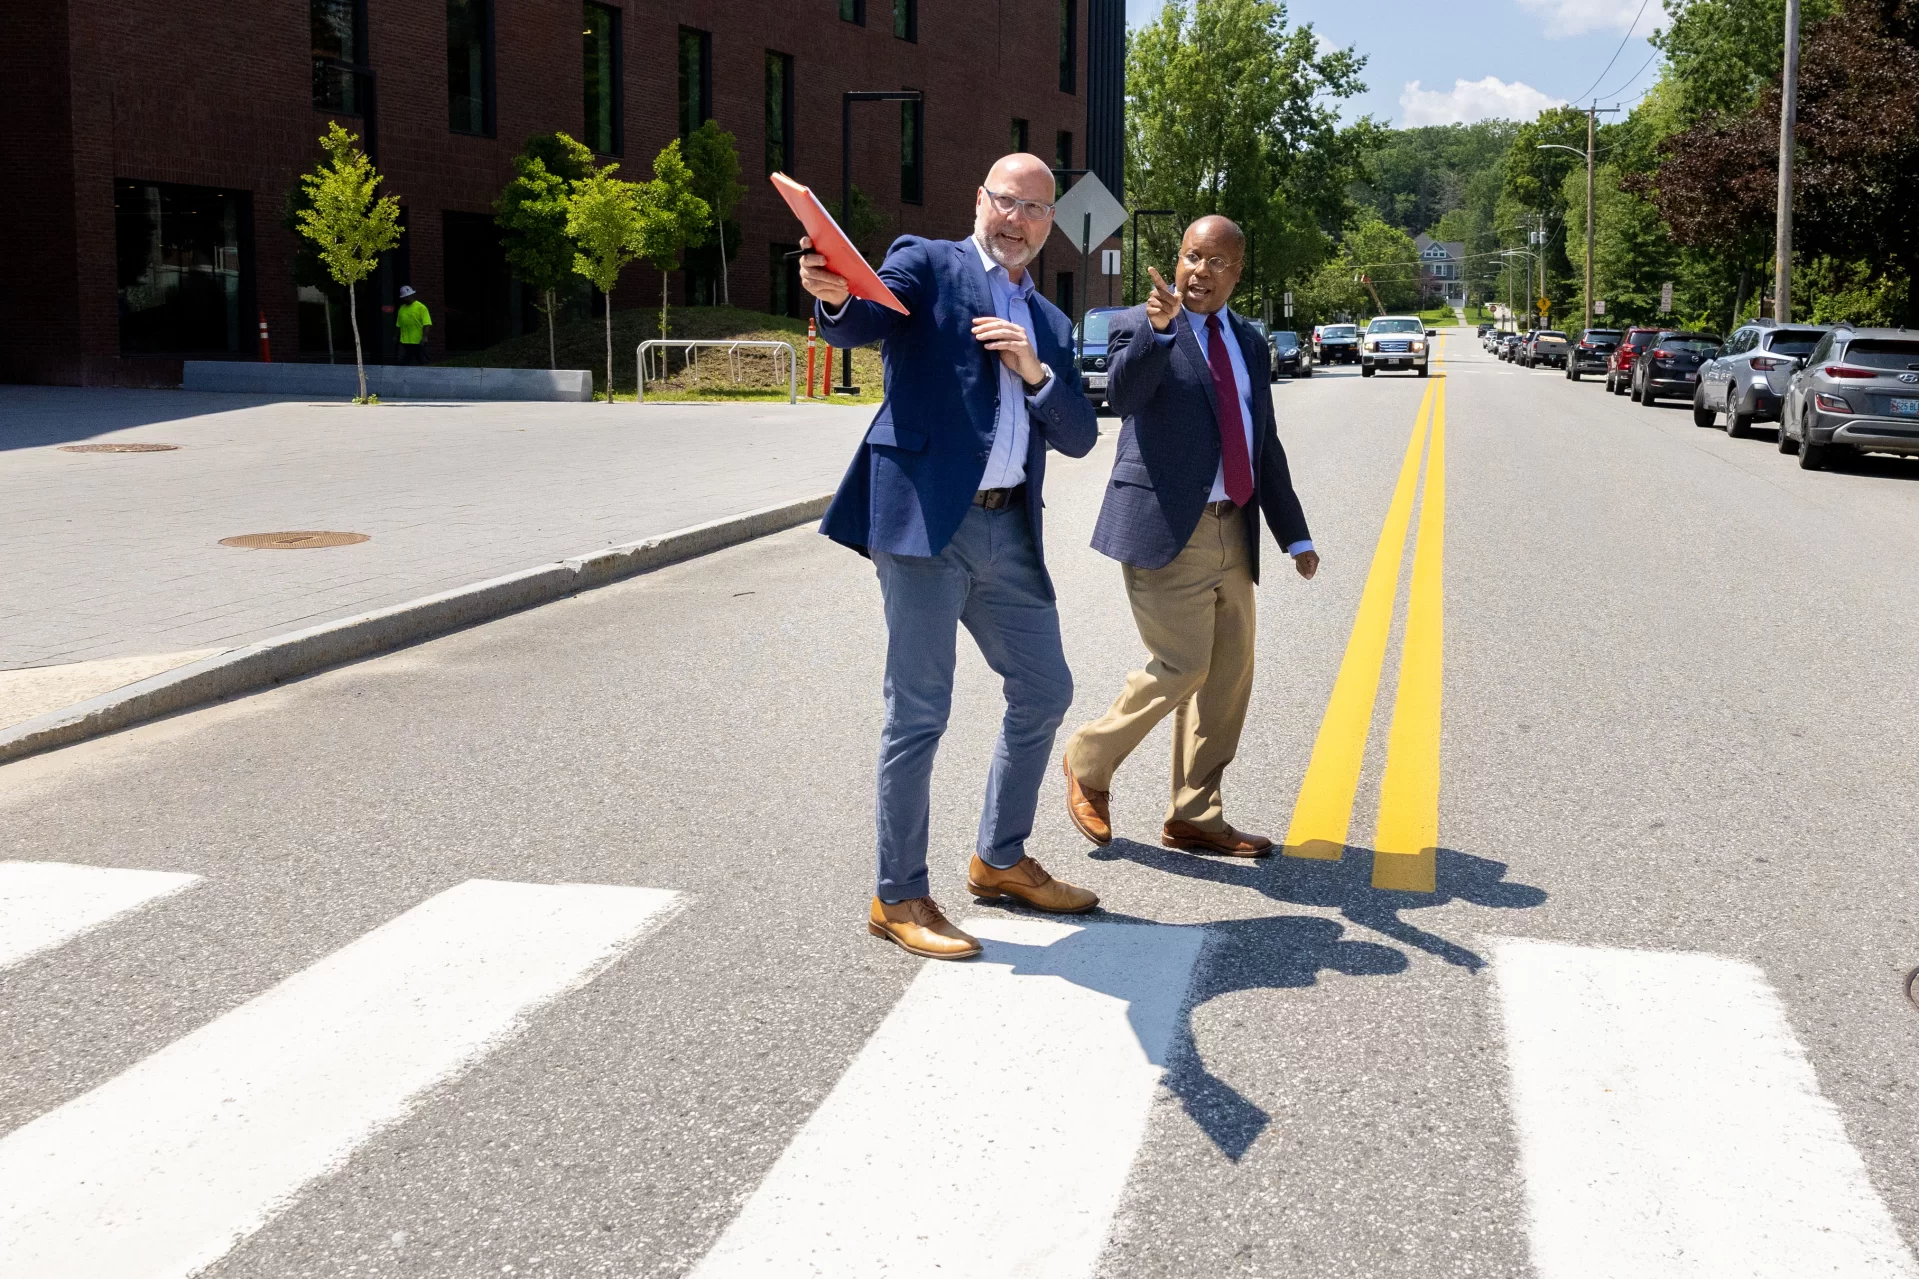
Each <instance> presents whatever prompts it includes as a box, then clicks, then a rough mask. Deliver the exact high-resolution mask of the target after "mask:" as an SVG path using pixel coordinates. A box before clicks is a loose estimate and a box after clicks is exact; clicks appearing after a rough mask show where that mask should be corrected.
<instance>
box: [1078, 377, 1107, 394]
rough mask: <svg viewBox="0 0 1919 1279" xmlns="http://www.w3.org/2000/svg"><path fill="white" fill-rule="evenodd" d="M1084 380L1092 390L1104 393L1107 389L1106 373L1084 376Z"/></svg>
mask: <svg viewBox="0 0 1919 1279" xmlns="http://www.w3.org/2000/svg"><path fill="white" fill-rule="evenodd" d="M1082 380H1083V381H1084V382H1085V383H1086V385H1087V387H1088V389H1090V390H1094V391H1104V390H1105V389H1106V375H1105V374H1104V373H1087V374H1083V375H1082Z"/></svg>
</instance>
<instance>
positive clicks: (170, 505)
mask: <svg viewBox="0 0 1919 1279" xmlns="http://www.w3.org/2000/svg"><path fill="white" fill-rule="evenodd" d="M872 412H873V410H872V409H871V408H870V407H863V408H850V407H833V406H825V405H798V406H789V405H785V404H749V405H687V406H675V405H653V404H649V405H645V406H637V405H630V404H620V405H614V406H612V407H608V406H607V405H604V404H474V403H463V404H392V405H381V406H379V407H375V408H370V409H362V408H355V407H353V406H350V405H342V404H318V403H305V402H293V403H288V402H271V401H267V400H264V399H261V398H256V397H248V396H234V395H202V394H192V393H187V392H178V391H115V390H78V389H68V388H43V387H0V543H3V544H4V546H5V553H4V556H0V675H3V674H4V672H6V671H8V670H11V669H17V668H21V667H48V666H53V665H59V664H66V663H80V662H102V661H103V660H104V659H148V658H156V657H157V656H159V655H176V654H196V653H200V652H202V651H204V650H207V649H219V648H226V647H231V646H233V645H237V644H242V643H247V642H250V641H253V640H256V639H261V638H264V637H266V636H269V635H275V634H280V633H283V632H285V631H288V630H293V629H296V628H299V627H303V626H310V625H314V624H317V623H320V622H324V621H328V620H331V619H334V618H339V617H346V616H351V615H353V614H355V613H360V612H364V611H366V610H368V609H373V608H379V607H382V606H385V605H389V604H397V603H400V602H402V601H405V600H409V599H414V598H417V597H419V596H422V595H427V594H431V593H433V592H435V591H441V590H446V589H449V588H451V587H455V586H460V585H464V584H466V583H470V582H475V581H479V580H481V579H484V578H488V577H493V576H497V575H499V574H502V573H509V572H512V571H514V570H517V569H522V568H530V567H532V566H534V565H537V564H541V563H545V562H549V561H552V560H557V559H561V558H564V557H566V556H569V555H577V554H580V553H582V552H586V551H591V550H595V549H597V548H599V547H602V546H610V545H614V544H617V543H620V542H629V541H633V540H635V539H638V538H643V537H647V536H650V535H652V534H656V533H664V532H668V531H670V530H672V529H676V528H683V527H686V526H687V525H690V524H697V523H700V522H702V521H705V520H710V519H717V518H720V517H722V516H726V515H733V514H737V513H739V512H742V511H748V510H752V509H754V508H757V507H762V506H768V505H771V504H773V503H776V502H781V501H787V500H792V499H796V498H802V497H808V496H811V495H813V494H816V493H822V492H825V491H826V490H828V489H830V488H832V487H833V486H834V484H835V483H837V482H838V480H839V477H840V475H841V472H842V471H843V470H844V468H845V466H846V462H847V459H848V458H849V457H850V456H851V455H852V450H853V448H854V445H855V443H856V441H857V440H858V439H859V436H860V434H861V432H862V431H863V430H864V428H865V426H866V423H867V422H868V421H869V420H870V419H871V417H872ZM136 442H138V443H147V442H152V443H164V444H173V445H177V446H178V448H177V449H176V450H174V451H171V452H149V453H94V452H88V453H75V452H69V451H63V450H62V448H61V446H63V445H76V444H103V443H136ZM309 529H325V530H335V531H342V532H352V533H364V534H367V535H369V536H370V538H371V540H370V541H367V542H363V543H360V544H358V545H353V546H341V547H334V548H329V549H311V550H292V551H279V550H240V549H234V548H231V547H227V546H222V545H220V539H221V538H225V537H232V536H235V535H239V534H247V533H265V532H275V531H281V530H309ZM136 665H137V663H136ZM148 665H151V663H148ZM162 668H164V664H163V666H162ZM142 669H144V668H142ZM48 674H50V672H49V673H48ZM3 722H5V716H4V715H0V723H3Z"/></svg>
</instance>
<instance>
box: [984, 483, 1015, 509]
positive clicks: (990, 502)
mask: <svg viewBox="0 0 1919 1279" xmlns="http://www.w3.org/2000/svg"><path fill="white" fill-rule="evenodd" d="M1025 500H1026V486H1025V485H1024V484H1015V485H1014V486H1013V487H1012V488H1009V489H981V490H980V491H979V492H977V493H975V494H973V505H974V506H983V507H985V508H986V509H987V510H989V511H998V510H1003V509H1005V508H1006V507H1009V506H1017V505H1018V504H1019V503H1021V502H1024V501H1025Z"/></svg>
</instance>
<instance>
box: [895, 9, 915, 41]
mask: <svg viewBox="0 0 1919 1279" xmlns="http://www.w3.org/2000/svg"><path fill="white" fill-rule="evenodd" d="M919 18H920V15H919V3H918V0H893V34H894V35H895V36H896V37H898V38H899V39H901V40H918V39H919V38H920V22H919Z"/></svg>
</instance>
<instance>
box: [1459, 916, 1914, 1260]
mask: <svg viewBox="0 0 1919 1279" xmlns="http://www.w3.org/2000/svg"><path fill="white" fill-rule="evenodd" d="M1493 971H1494V972H1495V974H1497V978H1498V983H1499V994H1500V1003H1501V1009H1502V1012H1503V1014H1504V1020H1505V1026H1506V1039H1507V1047H1508V1053H1509V1059H1510V1061H1511V1064H1512V1077H1513V1110H1514V1117H1515V1122H1516V1123H1517V1125H1518V1128H1519V1134H1520V1146H1521V1159H1522V1163H1523V1165H1524V1169H1525V1176H1526V1190H1527V1200H1528V1204H1529V1207H1530V1209H1531V1216H1532V1221H1531V1234H1532V1246H1533V1264H1534V1266H1535V1267H1536V1268H1537V1270H1538V1273H1539V1276H1540V1279H1803V1277H1804V1276H1807V1275H1844V1276H1847V1279H1914V1276H1919V1267H1915V1266H1914V1264H1913V1259H1912V1256H1911V1254H1910V1253H1909V1252H1907V1251H1906V1248H1905V1245H1904V1244H1903V1243H1902V1242H1901V1241H1900V1238H1899V1231H1898V1229H1897V1227H1896V1226H1894V1224H1893V1222H1892V1218H1891V1216H1890V1214H1888V1213H1887V1211H1886V1207H1885V1204H1884V1203H1882V1202H1881V1201H1880V1199H1879V1196H1878V1194H1877V1193H1876V1192H1875V1191H1874V1190H1873V1187H1872V1183H1871V1182H1870V1181H1869V1180H1868V1179H1867V1176H1866V1170H1865V1166H1864V1164H1863V1163H1862V1162H1861V1161H1860V1158H1859V1154H1858V1152H1857V1151H1855V1150H1854V1149H1853V1147H1852V1144H1851V1143H1850V1142H1849V1141H1848V1140H1847V1138H1846V1132H1845V1126H1844V1124H1843V1123H1842V1122H1841V1119H1840V1116H1839V1112H1838V1111H1837V1110H1836V1109H1835V1108H1834V1107H1833V1106H1832V1104H1831V1103H1830V1102H1828V1101H1827V1100H1826V1099H1825V1098H1824V1097H1823V1096H1821V1095H1820V1092H1819V1081H1818V1079H1817V1077H1816V1076H1815V1075H1814V1074H1813V1069H1812V1064H1811V1062H1810V1061H1808V1060H1807V1058H1806V1054H1805V1052H1804V1050H1803V1049H1802V1048H1800V1046H1799V1043H1798V1041H1797V1040H1796V1039H1795V1038H1794V1037H1793V1033H1792V1030H1791V1028H1790V1026H1788V1024H1787V1022H1786V1015H1785V1010H1784V1008H1782V1007H1781V1006H1780V1003H1779V999H1778V997H1777V996H1776V995H1774V994H1773V992H1772V989H1771V987H1769V986H1768V985H1767V984H1766V979H1765V977H1764V975H1763V974H1762V973H1760V971H1759V970H1758V969H1756V968H1754V967H1752V966H1751V965H1749V964H1744V963H1740V962H1738V961H1736V960H1731V959H1725V958H1721V957H1719V956H1715V955H1702V954H1669V953H1660V952H1653V951H1631V950H1608V949H1600V948H1596V947H1584V946H1563V945H1556V944H1553V943H1548V942H1533V941H1509V942H1504V943H1502V944H1500V945H1499V947H1498V949H1497V957H1496V959H1495V961H1494V964H1493Z"/></svg>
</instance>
